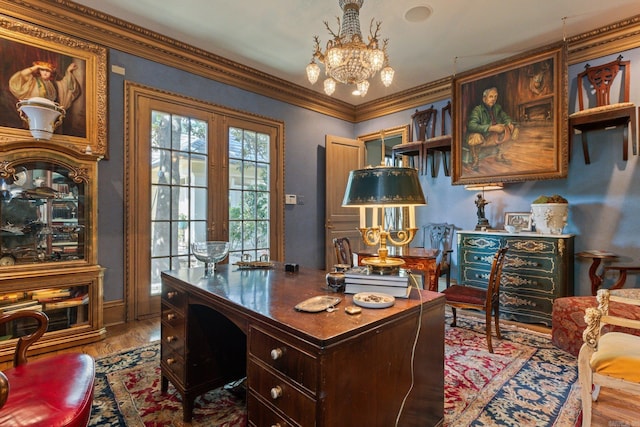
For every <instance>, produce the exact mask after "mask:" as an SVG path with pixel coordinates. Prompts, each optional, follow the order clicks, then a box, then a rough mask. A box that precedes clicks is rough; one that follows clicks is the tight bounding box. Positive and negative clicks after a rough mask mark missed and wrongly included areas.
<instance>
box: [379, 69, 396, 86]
mask: <svg viewBox="0 0 640 427" xmlns="http://www.w3.org/2000/svg"><path fill="white" fill-rule="evenodd" d="M394 74H395V71H394V69H393V68H391V67H389V66H388V65H387V66H386V67H384V68H383V69H382V71H380V79H381V80H382V84H383V85H384V87H389V86H391V83H393V75H394Z"/></svg>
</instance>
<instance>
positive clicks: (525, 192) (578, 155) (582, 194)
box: [356, 49, 640, 295]
mask: <svg viewBox="0 0 640 427" xmlns="http://www.w3.org/2000/svg"><path fill="white" fill-rule="evenodd" d="M619 54H622V55H623V57H624V60H631V65H632V66H631V96H630V101H631V102H634V103H635V104H636V105H640V91H639V90H638V87H640V66H638V65H634V64H639V63H640V49H634V50H631V51H626V52H616V53H615V54H612V55H610V56H606V57H603V58H598V59H594V60H591V61H588V62H589V63H590V64H592V65H599V64H602V63H606V62H609V61H613V60H615V58H616V57H617V56H618V55H619ZM584 66H585V63H579V64H575V65H572V66H570V67H569V73H568V74H569V113H572V112H574V111H576V110H577V109H578V108H577V98H576V97H577V95H576V93H577V74H578V73H580V72H581V71H583V70H584ZM612 96H613V95H612ZM447 101H448V100H443V101H440V102H436V103H433V104H428V105H423V106H421V107H418V109H419V110H421V109H424V108H427V107H429V106H431V105H434V107H435V108H436V109H438V110H440V109H441V108H442V107H443V106H444V105H445V104H446V103H447ZM415 110H416V109H415V108H412V109H410V110H406V111H404V112H401V113H396V114H393V115H390V116H387V117H384V118H380V119H376V120H370V121H368V122H362V123H359V124H357V125H356V134H367V133H370V132H375V131H377V130H380V129H383V128H387V127H393V126H398V125H400V124H405V123H408V122H409V120H410V117H411V115H412V114H413V113H414V112H415ZM438 132H439V130H438ZM632 137H633V138H636V135H633V136H632ZM570 138H572V137H571V135H570ZM572 139H573V143H572V146H573V149H572V156H571V159H570V162H569V173H568V177H567V178H566V179H556V180H545V181H530V182H523V183H510V184H505V187H504V189H503V190H499V191H491V192H486V193H485V197H486V199H487V200H489V201H490V202H491V203H490V204H489V205H487V207H486V216H487V219H488V220H489V222H490V224H491V225H492V226H493V227H494V228H497V229H501V228H502V227H503V225H504V213H505V212H529V211H530V203H531V201H533V200H534V199H535V198H536V197H538V196H539V195H542V194H545V195H551V194H561V195H564V196H565V197H566V198H567V199H568V200H569V203H570V208H569V209H570V210H569V223H568V225H567V227H565V229H564V232H565V233H570V234H575V236H576V237H575V252H576V253H578V252H580V251H583V250H589V249H599V250H605V251H611V252H614V253H616V254H618V255H620V258H619V259H618V261H619V262H639V261H640V241H639V240H638V236H640V221H638V219H637V218H638V217H637V216H636V215H638V213H639V207H640V185H639V184H638V183H640V170H639V169H638V156H634V155H633V154H632V151H631V146H630V147H629V160H628V161H626V162H625V161H623V160H622V131H621V130H620V129H617V130H615V129H614V130H607V131H594V132H591V133H589V138H588V140H589V154H590V156H591V164H589V165H585V162H584V157H583V155H582V144H581V139H580V135H576V136H574V137H573V138H572ZM570 140H571V139H570ZM630 141H631V140H630ZM630 144H631V143H630ZM421 183H422V186H423V190H424V192H425V195H426V196H427V199H428V206H425V207H421V208H419V209H418V211H417V221H418V224H425V223H428V222H449V223H452V224H455V225H456V226H457V227H459V228H461V229H464V230H472V229H474V228H475V225H476V222H477V217H476V206H475V204H474V198H475V195H476V194H477V193H476V192H471V191H466V190H465V189H464V186H461V185H452V184H451V178H450V177H446V176H445V175H444V172H443V171H442V168H441V167H440V170H439V174H438V176H437V177H436V178H432V177H431V167H430V165H429V167H428V171H427V174H426V175H424V176H422V178H421ZM452 261H453V263H454V265H453V271H452V277H457V276H458V269H457V265H456V263H457V253H454V254H453V256H452ZM589 265H590V261H585V260H581V259H579V258H576V262H575V274H574V276H575V282H574V292H575V294H576V295H588V294H590V293H591V287H590V286H591V284H590V281H589V277H588V268H589ZM613 281H615V276H614V277H608V280H607V283H612V282H613ZM639 284H640V278H639V276H635V275H630V276H629V277H628V279H627V285H626V286H627V287H630V286H634V287H638V286H639Z"/></svg>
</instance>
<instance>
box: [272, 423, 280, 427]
mask: <svg viewBox="0 0 640 427" xmlns="http://www.w3.org/2000/svg"><path fill="white" fill-rule="evenodd" d="M271 427H282V426H281V425H280V423H275V424H272V425H271Z"/></svg>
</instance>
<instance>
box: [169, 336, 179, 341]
mask: <svg viewBox="0 0 640 427" xmlns="http://www.w3.org/2000/svg"><path fill="white" fill-rule="evenodd" d="M177 340H178V338H176V337H175V336H173V335H169V336H168V337H167V342H174V341H177Z"/></svg>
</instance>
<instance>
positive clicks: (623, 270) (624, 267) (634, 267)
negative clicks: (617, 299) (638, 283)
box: [604, 264, 640, 289]
mask: <svg viewBox="0 0 640 427" xmlns="http://www.w3.org/2000/svg"><path fill="white" fill-rule="evenodd" d="M607 271H617V272H618V280H616V282H615V283H614V284H613V286H611V288H609V289H620V288H622V287H623V286H624V284H625V282H626V281H627V274H628V273H631V274H638V273H640V264H611V265H607V266H605V267H604V273H606V272H607Z"/></svg>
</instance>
